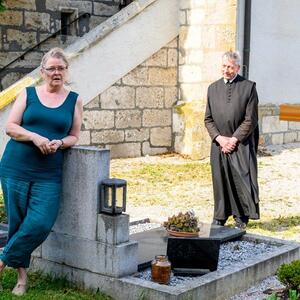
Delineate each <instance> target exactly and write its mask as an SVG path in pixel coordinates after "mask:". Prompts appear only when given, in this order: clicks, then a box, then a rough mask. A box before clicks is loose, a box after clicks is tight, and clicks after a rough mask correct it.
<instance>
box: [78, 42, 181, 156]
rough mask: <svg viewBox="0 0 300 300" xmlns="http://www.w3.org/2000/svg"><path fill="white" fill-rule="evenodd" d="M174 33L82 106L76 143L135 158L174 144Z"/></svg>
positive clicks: (176, 55)
mask: <svg viewBox="0 0 300 300" xmlns="http://www.w3.org/2000/svg"><path fill="white" fill-rule="evenodd" d="M177 43H178V40H177V38H176V39H174V40H173V41H171V42H170V43H169V44H168V45H166V46H165V47H163V48H162V49H160V50H159V51H158V52H157V53H155V54H154V55H153V56H152V57H150V58H149V59H147V60H146V61H145V62H144V63H142V64H141V65H139V66H138V67H136V68H135V69H134V70H132V71H131V72H130V73H128V74H127V75H126V76H124V77H123V78H121V79H120V80H119V81H118V82H116V83H115V84H114V85H113V86H111V87H110V88H108V89H107V90H106V91H104V92H103V93H102V94H100V95H99V96H98V97H96V98H95V99H94V100H93V101H91V102H90V103H89V104H87V105H86V106H85V107H84V116H83V127H82V132H81V136H80V140H79V143H80V144H81V145H94V146H100V147H103V148H109V149H110V150H111V155H112V157H136V156H143V155H148V154H149V155H154V154H159V153H165V152H168V151H171V150H173V149H174V139H173V129H172V123H173V116H172V112H173V106H174V104H175V103H176V102H177V60H178V52H177Z"/></svg>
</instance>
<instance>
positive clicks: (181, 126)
mask: <svg viewBox="0 0 300 300" xmlns="http://www.w3.org/2000/svg"><path fill="white" fill-rule="evenodd" d="M236 13H237V0H229V1H228V0H180V10H179V14H180V33H179V66H178V72H179V74H178V81H179V83H178V85H179V90H180V93H179V105H178V106H177V109H176V111H175V114H174V118H173V119H174V121H175V133H176V137H175V151H176V152H179V153H183V154H187V155H190V156H191V157H192V158H194V159H200V158H204V157H207V156H208V155H209V149H210V139H209V137H208V134H207V133H206V129H205V127H204V123H203V119H204V112H205V106H206V94H207V87H208V85H209V84H210V83H211V82H213V81H215V80H217V79H218V78H220V76H221V55H222V53H223V52H225V51H228V50H230V49H232V50H234V49H235V40H236Z"/></svg>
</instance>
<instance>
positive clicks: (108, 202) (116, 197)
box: [100, 178, 127, 215]
mask: <svg viewBox="0 0 300 300" xmlns="http://www.w3.org/2000/svg"><path fill="white" fill-rule="evenodd" d="M126 189H127V182H126V180H124V179H117V178H109V179H104V180H103V181H102V182H101V184H100V212H101V213H107V214H110V215H118V214H121V213H122V212H123V211H125V210H126Z"/></svg>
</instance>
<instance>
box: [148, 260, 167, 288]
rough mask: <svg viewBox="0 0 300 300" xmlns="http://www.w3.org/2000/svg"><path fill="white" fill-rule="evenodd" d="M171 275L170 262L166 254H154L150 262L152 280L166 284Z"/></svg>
mask: <svg viewBox="0 0 300 300" xmlns="http://www.w3.org/2000/svg"><path fill="white" fill-rule="evenodd" d="M170 276H171V263H170V261H169V260H168V257H167V256H166V255H156V256H155V258H154V260H153V261H152V262H151V277H152V281H154V282H157V283H161V284H168V283H169V282H170Z"/></svg>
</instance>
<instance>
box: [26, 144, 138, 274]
mask: <svg viewBox="0 0 300 300" xmlns="http://www.w3.org/2000/svg"><path fill="white" fill-rule="evenodd" d="M109 159H110V157H109V150H100V149H97V148H93V147H74V148H72V149H70V150H68V151H66V153H65V162H64V170H63V174H64V177H63V190H62V199H61V207H60V213H59V216H58V218H57V221H56V223H55V226H54V227H53V231H52V232H51V233H50V235H49V237H48V238H47V240H46V241H45V242H44V243H43V244H42V246H41V247H40V248H39V249H38V250H36V251H35V253H34V256H33V261H32V265H33V269H35V270H37V269H39V270H47V272H51V271H52V268H53V271H55V273H56V274H57V266H58V265H61V266H64V267H63V268H60V270H61V271H60V273H59V274H58V275H62V276H64V275H67V277H69V275H70V272H76V271H78V270H85V272H86V273H93V274H95V273H96V274H99V275H108V276H112V277H121V276H125V275H128V274H132V273H134V272H135V271H136V270H137V242H131V241H129V233H128V232H129V217H128V215H123V214H122V215H118V216H106V215H102V214H99V213H98V212H99V190H98V185H99V183H100V181H102V180H103V179H105V178H108V177H109Z"/></svg>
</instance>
